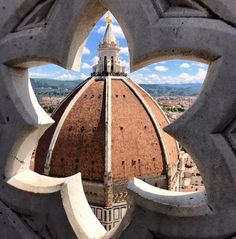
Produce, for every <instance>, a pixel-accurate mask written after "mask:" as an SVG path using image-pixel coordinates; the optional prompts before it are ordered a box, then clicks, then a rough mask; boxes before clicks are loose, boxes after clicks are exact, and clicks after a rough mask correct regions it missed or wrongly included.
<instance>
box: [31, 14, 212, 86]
mask: <svg viewBox="0 0 236 239" xmlns="http://www.w3.org/2000/svg"><path fill="white" fill-rule="evenodd" d="M106 16H107V14H105V15H104V16H103V17H102V18H101V19H100V20H99V21H98V23H97V24H96V25H95V27H94V28H93V30H92V31H91V33H90V35H89V36H88V39H87V41H86V45H85V48H84V50H83V56H82V61H81V69H80V71H70V70H66V69H64V68H61V67H59V66H57V65H52V64H50V65H44V66H39V67H33V68H30V69H29V77H31V78H50V79H55V80H85V79H86V78H87V77H89V76H90V74H91V71H92V66H93V65H95V64H96V63H97V60H98V51H97V48H98V44H99V42H100V40H101V39H102V37H103V34H104V32H105V29H106V20H105V19H106ZM111 16H112V15H111ZM112 18H113V21H112V29H113V32H114V35H115V36H116V39H117V40H118V42H119V45H120V49H121V52H120V60H121V62H122V63H123V65H124V66H125V67H126V71H127V73H128V74H129V76H130V78H131V79H133V80H134V81H135V82H137V83H139V84H187V83H188V84H189V83H202V82H203V81H204V79H205V77H206V74H207V69H208V65H206V64H203V63H200V62H196V61H189V60H168V61H162V62H159V63H155V64H152V65H149V66H147V67H144V68H142V69H140V70H138V71H135V72H133V73H130V72H129V51H128V46H127V41H126V39H125V36H124V34H123V32H122V29H121V27H120V26H119V23H118V22H117V21H116V19H115V18H114V17H113V16H112Z"/></svg>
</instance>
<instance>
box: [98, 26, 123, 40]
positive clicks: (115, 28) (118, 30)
mask: <svg viewBox="0 0 236 239" xmlns="http://www.w3.org/2000/svg"><path fill="white" fill-rule="evenodd" d="M111 27H112V30H113V33H114V35H115V37H116V38H122V39H124V38H125V36H124V33H123V31H122V29H121V27H120V26H118V25H114V24H111ZM105 30H106V26H101V27H99V28H98V30H97V33H99V34H102V35H103V34H104V33H105Z"/></svg>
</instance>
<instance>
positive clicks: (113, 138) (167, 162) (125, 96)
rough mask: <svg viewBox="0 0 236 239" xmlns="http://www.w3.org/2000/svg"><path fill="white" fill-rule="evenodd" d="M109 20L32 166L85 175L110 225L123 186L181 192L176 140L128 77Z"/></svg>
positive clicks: (92, 199)
mask: <svg viewBox="0 0 236 239" xmlns="http://www.w3.org/2000/svg"><path fill="white" fill-rule="evenodd" d="M119 51H120V48H119V44H118V42H117V41H116V39H115V37H114V34H113V32H112V26H111V20H110V18H109V17H108V18H107V29H106V32H105V35H104V37H103V39H102V41H101V42H100V45H99V62H98V64H97V65H95V66H94V67H93V73H92V76H91V77H90V78H88V79H87V80H85V81H84V82H83V83H82V84H80V85H79V86H78V87H77V88H76V89H75V90H74V91H73V92H72V93H71V94H70V95H69V96H68V97H67V98H66V99H65V100H64V101H63V102H62V103H61V104H60V105H59V107H58V108H57V109H56V111H55V112H54V113H53V115H52V117H53V119H54V120H55V124H54V125H53V126H51V127H50V128H49V129H48V130H47V131H46V133H45V134H44V135H43V137H42V138H41V139H40V141H39V145H38V148H37V150H36V156H35V171H36V172H38V173H41V174H45V175H50V176H53V177H66V176H71V175H73V174H76V173H77V172H81V173H82V179H83V186H84V191H85V194H86V196H87V199H88V202H89V204H90V205H91V208H92V210H93V211H94V213H95V214H96V216H97V218H98V219H99V220H100V221H101V222H102V224H103V225H104V227H105V228H106V229H107V230H110V229H111V228H112V227H114V226H115V225H116V224H117V223H119V222H120V221H121V219H122V217H123V216H124V214H125V211H126V197H127V192H126V188H127V183H128V180H130V179H132V178H134V177H137V178H140V179H142V180H144V181H145V182H147V183H149V184H151V185H153V186H156V187H160V188H164V189H169V190H175V191H179V182H180V177H179V170H178V162H179V161H178V145H177V143H176V141H175V140H174V139H173V138H172V137H170V136H169V135H168V134H167V133H165V132H164V131H163V128H164V127H165V126H167V125H168V120H167V118H166V116H165V114H164V113H163V112H162V110H161V108H160V107H159V106H158V105H157V103H156V102H155V101H154V100H153V99H152V98H151V96H149V95H148V94H147V93H146V92H145V91H144V90H143V89H141V88H140V87H139V86H138V85H137V84H136V83H134V82H133V81H132V80H131V79H129V78H128V77H127V76H126V73H125V68H124V67H123V66H122V65H121V62H120V60H119Z"/></svg>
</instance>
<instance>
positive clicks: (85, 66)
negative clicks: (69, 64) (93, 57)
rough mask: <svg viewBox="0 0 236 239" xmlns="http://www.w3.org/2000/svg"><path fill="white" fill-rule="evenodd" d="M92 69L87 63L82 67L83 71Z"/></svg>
mask: <svg viewBox="0 0 236 239" xmlns="http://www.w3.org/2000/svg"><path fill="white" fill-rule="evenodd" d="M91 67H92V66H91V65H89V64H88V63H86V62H83V64H82V66H81V68H82V69H90V68H91Z"/></svg>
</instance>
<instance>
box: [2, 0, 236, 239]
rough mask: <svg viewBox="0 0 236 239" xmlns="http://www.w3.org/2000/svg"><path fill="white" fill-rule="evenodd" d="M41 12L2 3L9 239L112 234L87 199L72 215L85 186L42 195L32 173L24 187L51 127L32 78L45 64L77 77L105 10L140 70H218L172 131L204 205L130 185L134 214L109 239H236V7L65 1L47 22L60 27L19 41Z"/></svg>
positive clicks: (5, 232)
mask: <svg viewBox="0 0 236 239" xmlns="http://www.w3.org/2000/svg"><path fill="white" fill-rule="evenodd" d="M39 2H40V1H37V0H34V1H32V0H12V1H9V0H2V1H1V3H0V16H1V21H0V82H1V88H0V115H1V117H0V124H1V125H0V134H1V135H0V155H1V161H0V176H1V181H0V184H1V187H0V200H1V201H2V202H4V204H5V205H7V206H8V207H10V208H9V210H11V211H12V213H11V212H10V213H9V215H10V214H11V216H10V217H8V218H6V215H8V212H7V210H8V209H6V207H5V206H4V205H3V208H5V209H6V210H5V209H4V210H3V216H2V218H1V221H0V223H1V233H0V235H1V237H2V238H4V237H5V238H40V237H44V238H76V237H78V238H102V237H103V235H104V234H105V232H104V231H103V229H102V228H101V227H100V225H99V223H98V222H96V220H94V217H93V216H92V214H90V212H89V211H88V210H86V211H85V212H84V211H83V210H82V209H83V208H85V209H86V208H87V206H86V201H85V200H84V199H81V204H82V205H80V207H78V208H79V210H81V213H80V212H79V211H78V208H76V206H75V205H74V203H76V202H75V201H76V200H75V198H76V197H77V195H78V197H81V196H82V194H83V192H82V189H81V187H80V190H81V191H78V190H77V189H76V187H75V184H76V183H75V181H76V180H77V181H78V184H79V183H80V181H79V179H78V178H74V179H73V180H72V179H71V180H72V181H70V180H69V179H64V182H60V183H59V182H58V180H57V179H55V178H53V179H52V180H53V181H54V182H53V183H52V184H47V183H46V185H45V186H43V188H44V189H42V188H41V189H40V190H39V189H37V185H38V183H39V182H44V181H47V178H46V180H42V178H41V177H42V176H39V175H35V174H32V173H30V174H29V175H28V176H27V177H26V178H27V182H26V181H25V176H24V175H25V174H28V171H27V168H28V167H29V155H30V153H31V151H32V150H33V148H34V147H35V146H36V145H37V142H38V139H39V138H40V136H41V135H42V134H43V132H44V131H45V130H46V128H47V127H48V126H49V125H50V124H51V123H52V121H51V120H50V119H49V118H47V116H46V114H45V113H44V112H43V111H42V109H41V108H40V106H39V105H38V103H37V102H36V99H35V96H34V95H33V92H32V89H31V86H30V84H29V82H28V80H27V78H28V75H27V71H26V68H27V67H29V66H32V65H39V64H42V63H43V62H51V63H56V64H59V65H61V66H63V67H65V68H72V67H73V66H74V62H75V61H76V62H78V60H79V59H80V57H81V53H82V49H83V42H84V40H85V39H86V37H87V36H88V34H89V32H90V30H91V29H92V26H93V25H94V24H95V23H96V21H97V20H98V19H99V18H100V17H101V16H102V15H103V14H104V13H105V11H106V9H109V10H111V11H112V12H113V14H114V15H115V17H116V18H117V19H118V20H119V22H120V24H121V26H122V29H123V31H124V33H125V35H126V38H127V40H128V44H129V50H130V55H131V68H132V69H133V70H134V69H138V68H140V67H142V66H145V65H148V64H150V63H153V62H156V61H160V60H163V59H171V58H174V57H178V58H188V59H197V60H199V61H204V62H208V63H209V64H210V66H209V72H208V75H207V78H206V80H205V84H204V86H203V89H202V92H201V94H200V96H199V98H198V100H197V101H196V103H195V104H194V105H193V107H192V108H191V109H190V110H189V111H188V112H186V113H185V114H184V115H183V116H182V117H181V118H180V119H179V120H178V121H176V122H175V123H174V124H173V125H171V126H170V127H168V128H167V131H168V132H170V133H171V134H172V135H173V136H174V137H176V139H178V140H180V141H181V142H182V143H183V144H184V145H185V147H186V148H187V149H188V151H189V152H190V154H191V156H192V157H193V158H194V159H195V161H196V163H197V166H198V168H199V169H200V171H201V175H202V176H203V180H204V183H205V186H206V197H205V195H202V194H198V193H196V194H193V195H191V198H190V197H189V196H190V195H189V194H181V195H180V194H176V193H169V194H168V195H166V192H164V191H162V190H161V191H159V190H157V191H155V190H154V189H153V188H149V187H148V186H146V185H143V183H140V182H138V181H134V182H133V183H132V182H131V183H130V186H129V190H130V209H129V210H128V213H127V215H126V217H125V219H124V221H123V222H122V223H121V224H120V226H119V228H118V229H116V230H114V231H113V232H110V233H109V234H107V235H106V237H107V238H145V239H152V238H181V239H184V238H186V239H187V238H230V237H232V236H233V235H235V233H236V221H235V216H236V201H235V195H236V187H235V185H236V173H235V172H236V154H235V150H234V148H235V143H234V142H235V141H234V137H235V133H234V130H231V129H234V125H235V113H234V112H235V102H236V92H235V89H236V85H235V84H236V81H235V79H236V73H235V71H234V68H235V61H236V51H235V46H236V42H235V39H236V30H235V22H236V21H235V18H236V15H235V12H236V6H235V1H234V0H227V1H223V0H206V1H203V0H195V1H194V0H188V1H187V0H186V1H175V2H174V1H164V0H156V1H154V0H153V1H143V0H126V1H124V0H100V1H96V0H70V1H63V0H57V1H56V2H55V6H54V7H53V11H52V12H51V13H49V14H52V16H53V17H51V18H50V17H49V18H47V17H46V18H47V19H48V20H47V22H46V23H47V24H45V25H44V26H41V25H40V26H35V28H33V29H28V30H22V31H17V32H15V30H16V27H17V26H19V24H20V22H21V21H22V20H23V19H24V18H25V17H26V15H27V14H30V12H31V11H32V10H33V9H35V6H36V4H38V3H39ZM155 4H156V5H155ZM155 6H156V7H155ZM40 14H41V13H40ZM46 15H47V14H46V13H45V16H46ZM15 67H18V68H15ZM74 180H75V181H74ZM70 183H71V186H66V185H67V184H69V185H70ZM53 185H54V186H53ZM63 185H64V186H63ZM41 186H42V185H41ZM48 187H49V188H50V189H48ZM65 188H66V189H65ZM37 190H39V191H37ZM44 190H45V191H44ZM60 190H62V199H61V193H60ZM188 197H189V198H188ZM63 205H64V206H63ZM87 209H88V208H87ZM197 209H199V210H197ZM13 211H14V213H13ZM65 211H66V212H65ZM90 217H91V218H90ZM13 218H15V219H16V221H15V222H16V225H13V224H14V223H13ZM5 219H6V220H5ZM17 219H19V220H17ZM90 219H91V220H90ZM92 220H94V223H93V226H91V227H89V226H88V224H89V223H90V222H91V221H92ZM5 221H6V225H5V224H4V222H5ZM22 221H23V222H24V223H22ZM23 224H24V225H23ZM4 225H5V226H4ZM94 227H96V229H94ZM92 228H93V230H92ZM137 232H139V233H138V236H137Z"/></svg>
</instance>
